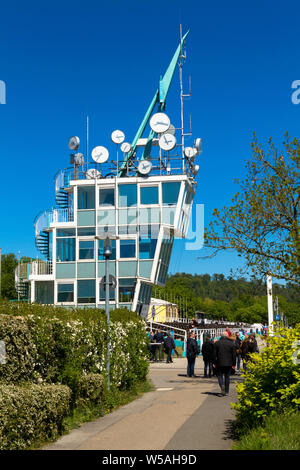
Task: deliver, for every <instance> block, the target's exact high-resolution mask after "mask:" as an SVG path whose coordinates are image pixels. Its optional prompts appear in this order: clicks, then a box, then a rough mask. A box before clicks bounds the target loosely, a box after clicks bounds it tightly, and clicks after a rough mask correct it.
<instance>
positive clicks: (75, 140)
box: [68, 135, 80, 150]
mask: <svg viewBox="0 0 300 470" xmlns="http://www.w3.org/2000/svg"><path fill="white" fill-rule="evenodd" d="M79 145H80V139H79V137H77V136H76V135H74V136H73V137H71V138H70V139H69V143H68V146H69V149H70V150H77V149H78V147H79Z"/></svg>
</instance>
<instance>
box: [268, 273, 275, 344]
mask: <svg viewBox="0 0 300 470" xmlns="http://www.w3.org/2000/svg"><path fill="white" fill-rule="evenodd" d="M267 295H268V326H269V334H270V335H271V336H273V332H272V324H273V321H274V318H273V301H272V276H271V274H270V273H268V274H267Z"/></svg>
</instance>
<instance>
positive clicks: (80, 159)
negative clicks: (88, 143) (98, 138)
mask: <svg viewBox="0 0 300 470" xmlns="http://www.w3.org/2000/svg"><path fill="white" fill-rule="evenodd" d="M71 163H75V165H77V166H80V165H83V164H84V156H83V153H75V154H73V155H71Z"/></svg>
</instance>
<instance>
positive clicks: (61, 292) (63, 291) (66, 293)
mask: <svg viewBox="0 0 300 470" xmlns="http://www.w3.org/2000/svg"><path fill="white" fill-rule="evenodd" d="M57 302H74V284H73V283H72V284H58V285H57Z"/></svg>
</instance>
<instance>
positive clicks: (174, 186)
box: [162, 181, 181, 206]
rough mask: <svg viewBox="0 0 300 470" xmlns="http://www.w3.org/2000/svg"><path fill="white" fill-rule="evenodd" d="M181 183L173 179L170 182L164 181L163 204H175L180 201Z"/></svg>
mask: <svg viewBox="0 0 300 470" xmlns="http://www.w3.org/2000/svg"><path fill="white" fill-rule="evenodd" d="M180 185H181V183H180V182H178V181H172V182H170V183H162V203H163V205H167V206H168V205H173V204H174V205H175V204H177V201H178V196H179V190H180Z"/></svg>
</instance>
